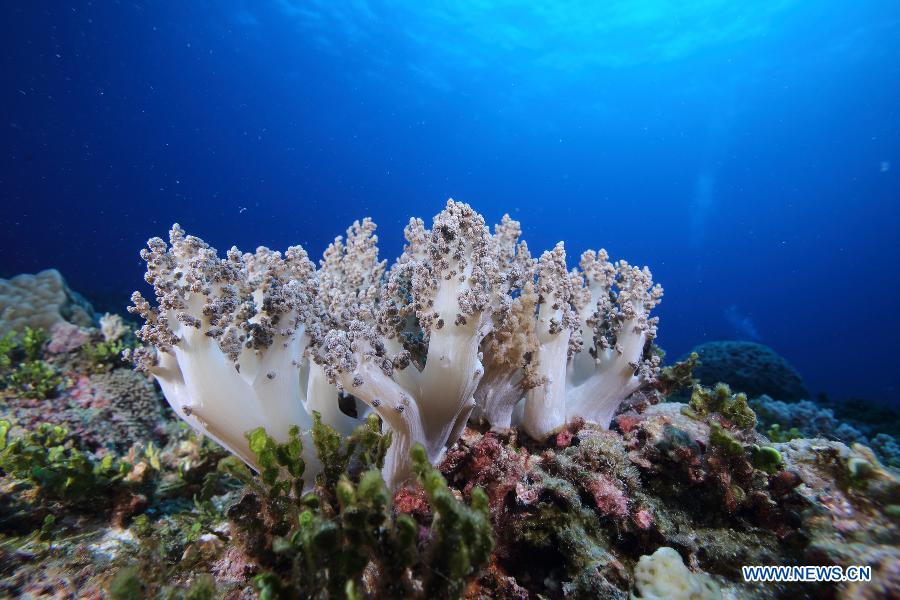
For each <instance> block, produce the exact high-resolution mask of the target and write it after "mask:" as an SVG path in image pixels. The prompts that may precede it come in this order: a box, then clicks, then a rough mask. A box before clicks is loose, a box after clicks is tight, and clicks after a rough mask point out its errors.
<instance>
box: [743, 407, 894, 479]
mask: <svg viewBox="0 0 900 600" xmlns="http://www.w3.org/2000/svg"><path fill="white" fill-rule="evenodd" d="M750 405H751V406H752V407H753V410H754V411H755V413H756V415H757V416H758V417H759V421H760V430H761V431H764V432H765V433H766V435H767V436H768V437H769V438H770V439H772V440H773V441H780V442H786V441H789V440H790V439H793V438H802V437H808V438H815V437H821V438H826V439H830V440H837V441H840V442H844V443H845V444H853V443H860V444H863V445H864V446H869V447H870V448H872V449H873V450H874V451H875V453H876V454H877V455H878V457H879V458H880V459H881V460H882V461H884V462H885V463H886V464H888V465H890V466H892V467H900V445H898V443H897V440H896V438H895V437H894V436H893V435H891V434H890V433H883V432H879V431H878V429H880V428H882V427H888V428H889V427H891V426H892V423H891V422H885V423H879V424H877V425H868V424H865V423H861V422H854V423H852V424H851V423H847V422H845V421H842V420H839V419H838V418H836V417H835V415H834V411H833V410H832V409H831V408H823V407H821V406H819V405H818V404H816V403H815V402H811V401H809V400H802V401H800V402H782V401H780V400H773V399H771V398H770V397H768V396H760V397H759V398H755V399H754V400H751V401H750Z"/></svg>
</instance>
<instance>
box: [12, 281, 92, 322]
mask: <svg viewBox="0 0 900 600" xmlns="http://www.w3.org/2000/svg"><path fill="white" fill-rule="evenodd" d="M63 322H67V323H71V324H73V325H80V326H83V327H90V326H91V325H93V323H94V311H93V308H91V305H90V303H89V302H88V301H87V300H85V299H84V298H83V297H82V296H81V295H80V294H78V293H76V292H73V291H72V290H71V289H69V286H68V285H66V281H65V279H63V276H62V275H61V274H60V272H59V271H57V270H56V269H47V270H45V271H41V272H40V273H37V274H35V275H31V274H28V273H23V274H21V275H16V276H15V277H12V278H11V279H0V335H5V334H7V333H9V332H10V331H18V332H22V331H24V330H25V328H26V327H31V328H32V329H45V330H49V329H50V328H51V327H53V326H54V325H56V324H57V323H63Z"/></svg>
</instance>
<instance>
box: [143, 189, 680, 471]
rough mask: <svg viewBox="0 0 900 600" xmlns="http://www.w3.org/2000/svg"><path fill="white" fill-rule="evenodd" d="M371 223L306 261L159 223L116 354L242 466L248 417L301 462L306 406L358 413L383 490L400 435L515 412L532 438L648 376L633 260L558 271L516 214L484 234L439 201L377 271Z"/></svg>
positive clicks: (312, 462) (478, 221)
mask: <svg viewBox="0 0 900 600" xmlns="http://www.w3.org/2000/svg"><path fill="white" fill-rule="evenodd" d="M374 232H375V225H374V223H372V222H371V221H370V220H368V219H365V220H363V221H362V222H356V223H354V224H353V226H352V227H351V228H350V229H348V231H347V238H346V240H345V239H343V238H341V237H338V238H336V239H335V241H334V243H333V244H331V245H330V246H329V247H328V249H327V250H326V251H325V255H324V257H323V259H322V260H321V262H320V266H319V268H318V269H317V268H316V266H315V264H314V263H313V262H312V261H311V260H310V259H309V257H308V256H307V254H306V252H305V251H304V250H303V249H302V248H301V247H299V246H293V247H291V248H288V249H287V250H286V251H285V252H284V253H281V252H275V251H272V250H270V249H268V248H263V247H260V248H257V250H256V252H255V253H241V252H240V251H238V250H237V248H232V249H231V250H229V251H228V252H227V254H226V256H225V257H224V258H220V257H219V256H218V255H217V253H216V250H215V249H214V248H211V247H209V245H207V244H206V243H205V242H203V241H202V240H200V239H199V238H196V237H193V236H189V235H186V234H185V232H184V231H183V230H182V229H181V228H180V227H179V226H178V225H175V226H174V227H173V228H172V231H171V233H170V239H169V244H168V245H167V244H166V243H165V242H164V241H163V240H161V239H160V238H153V239H151V240H150V241H149V242H148V246H149V249H146V250H144V251H143V252H142V254H141V255H142V257H143V258H144V260H145V261H146V262H147V274H146V279H147V282H148V283H150V284H151V285H153V287H154V293H155V299H156V306H153V305H151V303H150V302H149V301H148V300H146V299H145V298H144V297H143V296H142V295H141V294H140V293H138V292H135V294H134V296H133V298H132V299H133V302H134V306H133V307H132V308H131V309H130V310H131V311H132V312H133V313H136V314H139V315H140V316H141V317H143V319H144V321H145V324H144V326H143V327H142V329H141V330H140V332H139V333H138V336H139V337H140V338H141V339H142V340H143V341H144V342H145V343H146V344H147V346H146V347H144V348H141V349H139V350H138V351H135V352H134V353H133V354H132V356H133V358H135V360H136V361H137V363H138V365H139V366H140V368H142V369H143V370H145V371H147V372H149V373H150V374H152V375H153V376H154V377H155V378H156V380H157V381H158V382H159V383H160V386H161V387H162V389H163V392H164V393H165V395H166V398H167V399H168V401H169V403H170V404H171V405H172V406H173V408H174V409H175V411H176V412H177V413H178V415H179V416H180V417H181V418H182V419H184V420H186V421H187V422H188V423H190V424H191V426H193V427H194V428H195V429H197V430H198V431H202V432H204V433H206V434H207V435H209V436H210V437H212V438H213V439H215V440H216V441H218V442H219V443H221V444H222V445H223V446H225V447H226V448H228V449H229V450H231V451H232V452H234V453H235V454H237V455H238V456H240V457H241V458H242V459H243V460H244V461H245V462H247V463H248V464H250V465H252V466H253V467H254V468H258V467H259V465H258V464H256V462H255V459H254V458H253V454H252V452H251V448H250V445H249V441H248V439H247V438H246V437H245V433H246V432H247V431H250V430H253V429H256V428H264V429H265V430H266V431H267V432H268V433H269V434H270V435H272V436H273V437H274V439H276V440H277V441H279V442H285V441H286V440H287V439H288V432H289V431H290V430H291V428H292V427H299V428H300V435H301V437H302V438H303V439H304V440H306V443H304V448H305V449H306V450H305V451H304V452H306V454H305V455H304V459H305V460H306V462H307V465H308V472H310V473H315V472H316V469H317V468H318V467H317V460H316V457H315V455H313V454H310V450H309V449H310V448H311V447H312V445H311V444H310V443H308V442H309V439H308V436H309V433H308V432H309V430H310V428H311V425H312V422H313V415H314V414H316V413H317V414H318V415H319V418H321V419H322V422H323V423H325V424H328V425H329V426H331V427H334V428H335V429H336V430H337V431H339V432H341V433H342V434H344V435H346V434H348V433H349V432H350V431H351V430H352V429H353V428H354V427H356V426H357V425H359V424H360V422H361V420H360V419H361V418H363V417H365V415H366V414H367V413H369V412H374V413H376V414H377V415H378V416H379V417H380V418H381V420H382V423H383V426H384V427H385V428H386V429H389V430H390V431H391V433H392V440H393V441H392V444H391V446H390V449H389V450H388V454H387V457H386V459H385V464H384V475H385V479H386V480H387V481H388V482H389V484H390V485H391V486H392V487H397V486H398V485H399V484H401V483H402V482H403V481H404V480H405V479H406V478H407V477H408V475H409V472H410V471H409V450H410V448H411V447H412V446H413V445H414V444H417V443H418V444H421V445H422V446H423V447H424V448H425V450H426V452H427V454H428V458H429V460H430V461H431V462H432V464H436V463H437V462H439V461H440V459H441V458H442V457H443V455H444V453H445V451H446V449H447V447H448V446H450V445H452V444H453V442H455V441H456V440H457V439H458V438H459V435H460V433H461V432H462V430H463V428H464V427H465V425H466V422H467V421H468V419H469V417H470V415H471V414H472V413H473V410H474V411H476V414H477V415H479V416H481V417H484V418H485V419H486V420H488V421H489V422H490V423H491V424H492V425H494V426H497V427H501V428H502V427H508V426H509V425H510V424H511V420H512V419H513V415H514V414H515V422H516V423H519V424H521V425H522V427H523V428H524V429H525V431H527V432H528V433H529V434H530V435H531V436H532V437H534V438H535V439H543V438H545V437H547V436H549V435H551V434H552V433H554V432H556V431H558V430H560V429H561V428H562V427H564V426H565V425H566V423H568V422H571V421H572V420H573V419H575V418H583V419H588V420H590V421H593V422H597V423H600V424H601V425H603V426H607V425H608V424H609V421H610V419H611V418H612V416H613V413H614V412H615V410H616V408H617V407H618V406H619V405H620V404H621V403H622V402H623V401H624V400H625V399H626V398H627V397H628V396H629V395H630V394H632V393H633V392H635V391H636V390H638V389H639V388H640V387H641V386H642V385H646V384H648V383H650V382H652V381H653V379H654V377H655V375H656V373H657V372H658V365H659V356H658V355H657V354H656V353H654V352H653V351H652V348H651V342H652V340H653V338H654V336H655V334H656V322H657V320H656V319H655V318H653V317H650V316H649V312H650V311H651V310H652V309H653V307H654V306H655V305H656V304H657V303H658V302H659V300H660V298H661V296H662V288H661V287H660V286H658V285H654V284H653V281H652V278H651V274H650V271H649V269H647V268H646V267H644V268H643V269H639V268H637V267H634V266H631V265H629V264H628V263H627V262H625V261H619V262H615V263H613V262H610V261H609V257H608V255H607V254H606V252H605V251H604V250H600V251H598V252H594V251H588V252H585V253H584V254H583V255H582V256H581V262H580V266H581V268H580V269H577V268H576V269H572V270H571V271H569V270H568V269H567V267H566V253H565V248H564V246H563V244H562V243H559V244H557V246H556V247H555V248H554V249H553V250H552V251H549V252H544V253H543V254H542V255H541V257H540V259H539V260H534V259H532V258H531V255H530V253H529V251H528V247H527V245H526V244H525V242H524V241H521V240H520V239H519V236H520V227H519V224H518V223H517V222H515V221H513V220H511V219H510V218H509V217H508V216H506V217H504V218H503V220H502V222H501V223H500V224H498V225H496V226H495V227H494V229H493V232H491V230H490V229H489V228H488V227H487V226H486V225H485V222H484V219H483V218H482V216H481V215H479V214H478V213H477V212H475V211H474V210H473V209H472V208H471V207H470V206H469V205H467V204H462V203H459V202H454V201H453V200H450V201H448V202H447V205H446V207H445V208H444V210H443V211H441V212H440V213H439V214H438V215H437V216H435V217H434V220H433V223H432V225H431V229H426V227H425V223H424V222H423V221H422V220H421V219H411V220H410V221H409V224H408V225H407V227H406V229H405V231H404V234H405V237H406V241H407V245H406V247H405V248H404V251H403V254H402V255H401V256H400V257H399V258H398V259H397V261H396V262H395V263H394V264H393V265H392V266H391V267H390V268H389V269H387V265H386V261H380V260H379V258H378V248H377V246H376V243H377V239H378V238H377V237H376V236H375V234H374ZM342 401H343V402H344V405H345V406H346V407H347V409H346V410H344V409H342V408H341V402H342ZM519 407H521V410H518V411H517V408H519ZM309 484H310V482H309V481H308V482H307V485H309Z"/></svg>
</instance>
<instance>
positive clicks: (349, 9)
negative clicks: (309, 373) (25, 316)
mask: <svg viewBox="0 0 900 600" xmlns="http://www.w3.org/2000/svg"><path fill="white" fill-rule="evenodd" d="M516 4H517V3H514V2H499V3H487V2H476V1H471V0H470V1H463V2H448V3H440V4H438V3H434V4H431V3H420V2H412V1H408V2H391V3H386V2H374V1H373V2H369V3H364V2H353V3H337V2H330V1H322V2H299V1H289V0H280V1H263V0H258V1H249V0H248V1H239V0H220V1H217V2H149V1H129V2H112V1H109V2H106V1H103V2H93V3H88V2H62V1H58V2H38V1H33V2H7V3H4V4H3V7H2V18H0V40H2V41H0V46H2V50H3V52H2V56H0V81H2V88H0V112H2V117H3V120H2V122H0V127H2V132H3V133H2V137H0V198H2V213H0V224H2V238H0V257H2V260H0V276H9V275H13V274H15V273H19V272H34V271H36V270H39V269H42V268H46V267H57V268H59V269H60V270H61V271H62V272H63V274H64V275H65V276H66V277H67V279H68V280H69V282H70V284H71V285H72V287H73V288H74V289H76V290H79V291H81V292H83V293H84V294H86V295H88V296H89V297H91V298H92V299H93V300H94V301H95V304H96V305H98V306H100V307H101V308H106V309H110V308H117V309H119V310H122V309H123V307H124V305H125V304H126V303H127V297H128V295H129V293H130V291H131V290H132V289H134V288H135V287H138V286H139V285H140V284H141V274H142V265H141V262H140V261H139V259H138V257H137V252H138V250H139V249H140V247H141V246H142V244H143V242H144V241H145V240H146V239H147V238H148V237H150V236H152V235H162V236H164V235H165V232H166V231H167V230H168V227H169V226H170V225H171V223H172V222H174V221H178V222H180V223H181V224H182V225H184V226H185V227H186V228H187V229H188V231H189V232H191V233H194V234H196V235H199V236H201V237H203V238H204V239H206V240H207V241H209V242H211V243H212V244H213V245H215V246H217V247H218V248H220V249H225V248H227V247H229V246H230V245H231V244H237V245H238V246H239V247H241V248H243V249H252V248H254V247H255V246H256V245H259V244H265V245H269V246H272V247H278V248H283V247H285V246H287V245H289V244H293V243H298V242H299V243H302V244H303V245H304V246H305V247H306V248H307V249H308V250H309V251H310V252H311V253H312V254H314V255H319V254H320V253H321V251H322V250H323V249H324V247H325V246H326V244H327V243H328V242H329V241H330V240H331V238H333V237H334V236H335V235H337V234H339V233H341V232H342V231H343V229H344V228H346V226H347V225H348V224H349V223H350V222H351V221H352V220H353V219H355V218H359V217H362V216H366V215H370V216H372V217H373V218H374V219H375V220H376V222H377V223H378V224H379V225H380V234H381V239H382V243H381V247H382V252H383V255H385V256H387V257H393V256H395V255H396V254H397V253H398V252H399V250H400V248H401V245H402V226H403V224H404V223H405V222H406V220H407V219H408V218H409V217H410V216H422V217H430V216H432V215H433V214H434V213H436V212H437V211H438V210H439V209H440V208H441V207H442V205H443V203H444V202H445V200H446V199H447V197H450V196H452V197H454V198H456V199H458V200H463V201H466V202H469V203H472V204H473V205H474V206H475V207H476V208H477V209H479V210H480V211H481V212H482V213H483V214H485V216H486V217H487V218H488V220H490V221H497V220H499V218H500V216H501V215H502V214H503V213H504V212H507V211H508V212H510V213H511V214H512V215H513V216H514V217H515V218H518V219H520V220H521V221H522V222H523V225H524V229H525V235H526V238H527V239H528V241H529V245H530V246H531V248H532V251H534V252H537V251H539V250H541V249H544V248H549V247H551V246H552V245H553V244H554V243H555V242H556V241H557V240H559V239H564V240H566V242H567V244H568V248H569V251H570V255H572V256H577V254H579V253H580V252H581V251H582V250H583V249H585V248H588V247H599V246H603V247H606V248H607V249H608V250H609V251H610V253H611V254H612V255H613V257H615V258H627V259H628V260H630V261H632V262H638V263H646V264H649V265H651V267H652V269H653V271H654V275H655V277H656V279H657V280H658V281H660V282H661V283H663V285H664V286H665V287H666V297H665V299H664V301H663V304H662V305H661V306H660V308H659V311H658V314H659V315H660V316H661V319H662V322H661V326H660V338H659V341H660V343H661V345H663V346H664V347H665V348H666V349H667V350H668V351H669V352H670V355H679V354H681V353H683V352H685V351H687V350H688V349H690V348H691V347H692V346H693V345H694V344H695V343H698V342H702V341H705V340H711V339H719V338H757V339H759V340H761V341H763V342H765V343H767V344H770V345H771V346H773V347H774V348H775V349H776V350H778V351H779V352H781V353H782V354H783V355H785V356H786V357H788V358H789V359H790V360H791V361H792V362H793V363H794V364H795V365H796V366H797V367H798V368H799V369H800V371H801V372H802V373H803V375H804V376H805V377H806V379H807V382H808V383H809V386H810V388H811V389H812V390H813V391H814V392H817V391H826V392H828V393H829V394H831V395H833V396H836V397H841V396H867V397H869V398H871V399H882V400H884V401H897V398H898V395H900V391H898V390H900V388H898V385H897V383H896V379H897V372H898V369H897V367H896V360H895V357H896V355H897V347H898V333H900V311H898V305H900V275H898V274H900V269H898V266H897V256H898V255H900V252H898V245H900V244H898V241H897V240H898V234H900V141H898V140H900V108H898V107H900V5H898V4H897V2H895V1H893V0H885V1H869V2H866V1H861V2H857V3H850V2H844V1H836V0H818V1H815V2H813V1H807V2H801V1H780V2H779V1H772V2H765V3H755V2H754V3H742V2H731V1H727V0H704V1H696V2H681V3H675V2H671V3H670V2H662V1H649V0H648V1H644V2H626V1H609V2H602V3H594V2H587V1H584V2H559V3H550V4H552V6H553V7H552V8H537V7H531V8H521V7H519V8H517V7H516V6H515V5H516ZM594 4H597V5H602V7H595V6H592V5H594ZM851 4H854V5H851ZM336 5H340V8H335V6H336ZM426 5H428V6H427V7H426ZM676 5H684V6H680V7H679V6H676ZM763 5H764V6H763Z"/></svg>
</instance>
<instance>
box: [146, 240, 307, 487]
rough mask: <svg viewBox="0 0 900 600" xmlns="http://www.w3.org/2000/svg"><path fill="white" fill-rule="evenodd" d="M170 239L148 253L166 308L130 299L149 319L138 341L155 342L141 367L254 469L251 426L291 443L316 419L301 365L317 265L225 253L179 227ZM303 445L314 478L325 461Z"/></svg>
mask: <svg viewBox="0 0 900 600" xmlns="http://www.w3.org/2000/svg"><path fill="white" fill-rule="evenodd" d="M170 242H171V248H169V247H167V246H166V244H165V242H163V241H162V240H161V239H159V238H154V239H152V240H150V242H149V243H148V245H149V250H144V251H143V252H142V257H143V258H144V260H146V261H147V265H148V269H147V276H146V279H147V281H148V282H149V283H151V284H152V285H153V286H154V291H155V293H156V300H157V303H158V308H153V307H151V306H150V303H149V302H147V301H146V300H145V299H144V298H143V297H142V296H141V294H140V293H139V292H135V293H134V295H133V296H132V300H133V302H134V306H133V307H132V308H131V309H130V310H131V312H135V313H138V314H140V315H141V316H143V317H144V319H145V320H146V323H145V325H144V326H143V328H142V329H141V330H140V332H139V337H140V338H141V339H142V340H143V341H144V342H146V343H148V344H150V345H152V346H153V347H154V348H155V351H154V352H150V353H148V352H144V353H143V355H142V357H141V358H142V360H141V361H140V366H142V367H143V368H145V369H146V370H147V371H148V372H150V373H151V374H152V375H153V376H154V377H155V378H156V380H157V381H158V382H159V384H160V387H161V388H162V390H163V393H164V394H165V396H166V399H167V400H168V401H169V403H170V404H171V405H172V407H173V409H174V410H175V412H176V413H177V414H178V415H179V416H180V417H181V418H182V419H184V420H185V421H187V422H188V423H189V424H190V425H191V426H192V427H194V429H196V430H198V431H200V432H202V433H204V434H206V435H208V436H209V437H211V438H213V439H214V440H216V441H217V442H219V443H220V444H222V445H223V446H225V447H226V448H227V449H229V450H230V451H231V452H232V453H234V454H236V455H237V456H239V457H240V458H241V459H243V460H244V461H245V462H247V463H248V464H249V465H251V466H254V467H256V466H257V465H256V463H255V457H254V455H253V453H252V452H251V451H250V448H249V443H248V441H247V439H246V437H245V436H244V434H245V433H246V432H247V431H250V430H252V429H255V428H257V427H264V428H265V429H266V431H267V432H268V433H269V434H270V435H271V436H272V437H273V438H275V439H276V440H279V441H287V438H288V430H289V429H290V427H291V426H292V425H299V426H300V427H301V428H302V429H308V428H309V426H310V425H311V418H310V415H309V413H307V412H306V410H304V407H303V403H304V402H303V401H304V400H305V391H306V390H305V389H304V388H303V387H302V386H301V377H300V369H301V368H302V364H301V358H302V356H303V352H304V349H305V346H306V343H307V336H306V335H305V326H304V320H305V319H306V318H308V309H309V304H310V294H311V293H312V290H311V288H309V287H308V286H307V287H304V283H303V282H310V281H311V280H310V275H311V274H312V273H313V271H314V268H313V265H312V263H311V262H310V261H309V260H308V259H307V258H306V253H305V252H303V251H302V250H301V249H299V248H292V249H289V250H288V252H286V253H285V255H284V256H282V255H281V253H278V252H272V251H270V250H268V249H266V248H260V249H258V250H257V252H256V254H244V255H241V254H240V253H239V252H238V251H237V250H236V249H232V250H231V251H230V252H229V253H228V257H227V258H226V259H219V258H218V257H217V256H216V252H215V249H213V248H210V247H209V246H208V245H207V244H205V243H204V242H203V241H202V240H200V239H198V238H195V237H193V236H185V235H184V231H183V230H182V229H181V228H180V227H179V226H178V225H175V226H174V227H173V228H172V231H171V234H170ZM305 441H306V444H305V445H306V447H305V450H304V458H305V459H306V460H307V461H308V463H307V464H308V465H310V467H311V471H312V472H313V474H314V472H315V466H316V465H317V464H318V461H317V459H316V457H315V453H314V452H313V449H312V444H311V443H309V439H308V437H307V439H306V440H305ZM310 482H311V478H310Z"/></svg>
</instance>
